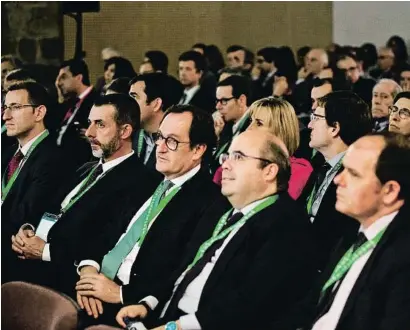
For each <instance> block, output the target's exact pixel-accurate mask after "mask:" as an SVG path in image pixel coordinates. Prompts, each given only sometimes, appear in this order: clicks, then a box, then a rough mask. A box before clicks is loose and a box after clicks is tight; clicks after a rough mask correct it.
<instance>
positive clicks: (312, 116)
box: [310, 112, 326, 121]
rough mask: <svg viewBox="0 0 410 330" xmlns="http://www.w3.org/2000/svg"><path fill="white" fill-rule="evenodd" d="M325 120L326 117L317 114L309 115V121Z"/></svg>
mask: <svg viewBox="0 0 410 330" xmlns="http://www.w3.org/2000/svg"><path fill="white" fill-rule="evenodd" d="M325 118H326V116H323V115H318V114H316V113H314V112H312V113H311V114H310V121H318V120H319V119H325Z"/></svg>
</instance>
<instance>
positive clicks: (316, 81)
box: [313, 77, 333, 87]
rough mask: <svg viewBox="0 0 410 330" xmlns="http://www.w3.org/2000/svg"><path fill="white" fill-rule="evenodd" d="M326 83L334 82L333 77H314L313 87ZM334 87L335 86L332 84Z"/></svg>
mask: <svg viewBox="0 0 410 330" xmlns="http://www.w3.org/2000/svg"><path fill="white" fill-rule="evenodd" d="M325 84H331V85H332V84H333V79H332V78H322V79H321V78H317V77H316V78H314V79H313V87H322V86H323V85H325ZM332 87H333V86H332Z"/></svg>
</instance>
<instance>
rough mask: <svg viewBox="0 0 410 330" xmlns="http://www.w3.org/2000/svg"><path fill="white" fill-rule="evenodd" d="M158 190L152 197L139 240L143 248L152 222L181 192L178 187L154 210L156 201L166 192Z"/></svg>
mask: <svg viewBox="0 0 410 330" xmlns="http://www.w3.org/2000/svg"><path fill="white" fill-rule="evenodd" d="M160 187H161V185H160V186H159V187H158V188H160ZM158 188H157V190H156V191H155V193H154V195H153V196H152V200H151V203H150V205H149V208H148V212H147V215H146V216H145V219H144V225H143V227H142V231H141V235H140V238H139V240H138V245H139V246H142V243H143V242H144V239H145V236H146V235H147V233H148V229H149V225H150V223H151V222H152V220H154V219H155V217H156V216H157V215H158V214H159V213H161V212H162V210H163V209H164V208H165V207H166V206H167V205H168V203H169V202H170V201H171V199H172V198H173V197H174V196H175V195H176V194H177V192H178V191H180V190H181V187H177V188H174V189H173V190H171V192H170V193H169V194H168V195H167V196H165V197H164V198H163V199H162V200H161V202H160V203H159V204H158V206H157V207H156V208H155V209H154V204H155V203H154V201H155V200H156V199H158V198H159V197H160V196H161V195H162V193H163V192H164V191H162V189H158Z"/></svg>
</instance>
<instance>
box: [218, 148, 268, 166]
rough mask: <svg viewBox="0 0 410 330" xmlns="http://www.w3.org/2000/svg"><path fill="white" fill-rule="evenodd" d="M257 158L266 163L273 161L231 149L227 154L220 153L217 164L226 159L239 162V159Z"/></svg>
mask: <svg viewBox="0 0 410 330" xmlns="http://www.w3.org/2000/svg"><path fill="white" fill-rule="evenodd" d="M247 158H248V159H257V160H260V161H262V162H265V163H267V164H272V163H273V162H272V161H271V160H269V159H265V158H259V157H254V156H249V155H245V154H244V153H243V152H241V151H232V152H231V153H229V154H227V153H225V154H221V155H220V156H219V164H221V165H222V164H223V163H225V162H226V161H227V160H228V159H229V160H232V161H234V162H240V161H244V160H245V159H247Z"/></svg>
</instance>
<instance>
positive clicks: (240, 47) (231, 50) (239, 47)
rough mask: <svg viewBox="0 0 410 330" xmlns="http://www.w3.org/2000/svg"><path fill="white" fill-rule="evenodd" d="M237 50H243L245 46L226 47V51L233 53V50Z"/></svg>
mask: <svg viewBox="0 0 410 330" xmlns="http://www.w3.org/2000/svg"><path fill="white" fill-rule="evenodd" d="M238 50H243V51H245V47H244V46H241V45H231V46H229V47H228V48H227V49H226V53H233V52H237V51H238Z"/></svg>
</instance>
